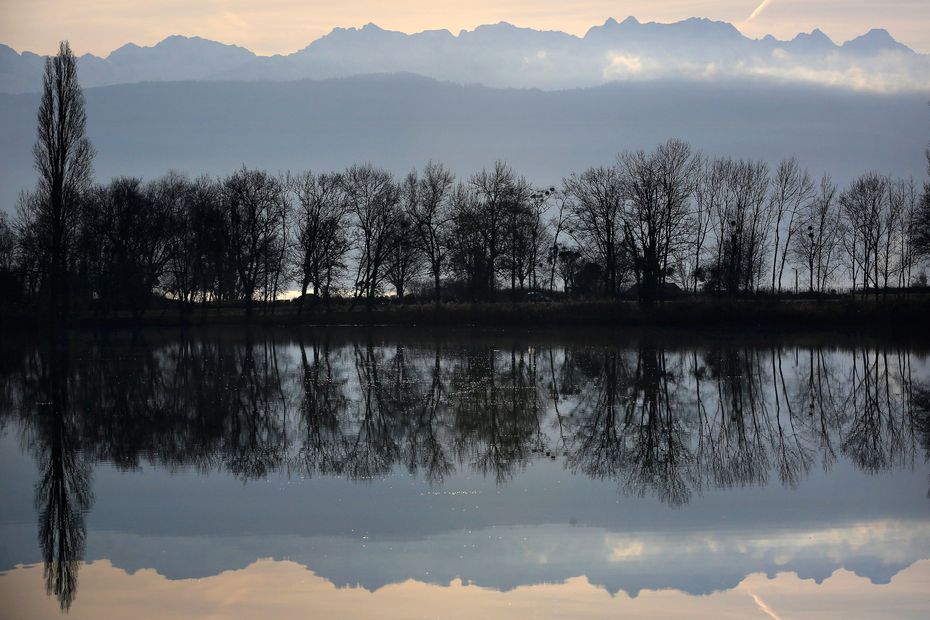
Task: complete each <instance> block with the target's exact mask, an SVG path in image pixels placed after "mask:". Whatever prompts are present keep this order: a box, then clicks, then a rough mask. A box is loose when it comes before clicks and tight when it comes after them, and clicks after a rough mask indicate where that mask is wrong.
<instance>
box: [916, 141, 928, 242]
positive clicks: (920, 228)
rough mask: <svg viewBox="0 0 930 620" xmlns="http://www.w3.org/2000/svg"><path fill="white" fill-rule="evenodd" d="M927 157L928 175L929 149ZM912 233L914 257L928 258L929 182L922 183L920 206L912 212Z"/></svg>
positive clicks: (926, 152)
mask: <svg viewBox="0 0 930 620" xmlns="http://www.w3.org/2000/svg"><path fill="white" fill-rule="evenodd" d="M925 154H926V156H927V172H928V173H930V149H927V150H926V151H925ZM911 226H912V228H911V230H912V231H913V235H914V237H913V249H914V254H915V257H923V258H927V257H930V181H924V193H923V196H921V198H920V205H919V206H918V207H917V209H916V210H915V211H914V216H913V221H912V224H911Z"/></svg>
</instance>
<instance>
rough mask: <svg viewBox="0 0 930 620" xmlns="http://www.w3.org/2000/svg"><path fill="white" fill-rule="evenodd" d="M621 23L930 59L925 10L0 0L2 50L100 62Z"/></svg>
mask: <svg viewBox="0 0 930 620" xmlns="http://www.w3.org/2000/svg"><path fill="white" fill-rule="evenodd" d="M763 5H764V6H763ZM627 15H635V16H636V17H637V18H639V19H640V20H641V21H661V22H667V21H676V20H679V19H684V18H687V17H693V16H698V17H709V18H712V19H719V20H725V21H729V22H732V23H734V24H735V25H737V27H739V28H740V29H741V30H742V31H743V32H744V33H746V34H747V35H749V36H753V37H761V36H762V35H764V34H767V33H771V34H774V35H775V36H777V37H780V38H786V37H792V36H794V35H795V34H797V33H798V32H800V31H805V32H806V31H810V30H812V29H813V28H815V27H819V28H821V29H822V30H824V31H825V32H826V33H827V34H828V35H830V36H831V37H832V38H833V39H834V40H836V41H837V42H842V41H844V40H846V39H849V38H852V37H854V36H856V35H859V34H861V33H863V32H865V31H866V30H868V29H869V28H873V27H884V28H887V29H888V30H889V31H890V32H891V33H892V35H894V36H895V38H897V39H898V40H899V41H901V42H903V43H905V44H907V45H909V46H911V47H913V48H914V49H916V50H918V51H921V52H930V0H875V1H867V0H573V1H571V2H567V1H566V0H392V1H390V2H385V1H383V0H313V1H300V0H0V43H5V44H7V45H10V46H11V47H13V48H14V49H16V50H19V51H22V50H29V51H34V52H39V53H49V52H51V51H53V50H54V49H55V48H56V47H57V44H58V41H59V40H61V39H69V40H70V41H71V44H72V47H73V48H74V49H75V51H77V52H78V53H85V52H90V53H93V54H98V55H106V54H108V53H109V52H110V51H112V50H113V49H115V48H117V47H119V46H120V45H122V44H124V43H126V42H134V43H137V44H139V45H152V44H154V43H157V42H158V41H160V40H161V39H163V38H165V37H166V36H169V35H172V34H182V35H187V36H195V35H196V36H202V37H205V38H208V39H214V40H218V41H222V42H224V43H235V44H238V45H242V46H244V47H247V48H249V49H251V50H253V51H255V52H257V53H260V54H277V53H282V54H287V53H290V52H293V51H296V50H298V49H300V48H302V47H304V46H306V45H307V44H308V43H310V42H311V41H313V40H314V39H316V38H318V37H320V36H322V35H323V34H325V33H327V32H328V31H329V30H331V29H332V28H333V27H336V26H344V27H349V26H361V25H363V24H365V23H367V22H375V23H377V24H378V25H380V26H381V27H383V28H388V29H392V30H401V31H404V32H417V31H420V30H424V29H432V28H447V29H449V30H451V31H452V32H458V31H459V30H461V29H463V28H467V29H471V28H474V27H475V26H476V25H479V24H484V23H495V22H498V21H508V22H511V23H514V24H516V25H518V26H527V27H533V28H541V29H553V30H564V31H566V32H571V33H574V34H583V33H584V32H585V31H586V30H587V29H588V28H589V27H590V26H591V25H594V24H599V23H602V22H603V21H604V20H605V19H606V18H608V17H615V18H617V19H622V18H624V17H626V16H627ZM750 16H753V18H752V19H750Z"/></svg>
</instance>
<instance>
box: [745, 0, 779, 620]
mask: <svg viewBox="0 0 930 620" xmlns="http://www.w3.org/2000/svg"><path fill="white" fill-rule="evenodd" d="M768 2H769V0H765V2H763V3H762V4H763V5H765V4H768ZM750 594H752V592H750ZM752 600H754V601H755V602H756V605H758V606H759V609H760V610H762V613H764V614H765V615H767V616H768V617H769V618H771V619H772V620H781V618H780V617H779V615H778V614H776V613H775V610H774V609H772V608H771V607H769V606H768V605H767V604H766V602H765V601H763V600H762V597H760V596H756V595H755V594H752Z"/></svg>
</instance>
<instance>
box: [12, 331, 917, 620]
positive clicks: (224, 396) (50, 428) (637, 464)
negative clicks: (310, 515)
mask: <svg viewBox="0 0 930 620" xmlns="http://www.w3.org/2000/svg"><path fill="white" fill-rule="evenodd" d="M123 336H126V335H123ZM123 336H117V337H99V336H97V337H93V338H92V337H86V336H82V337H75V338H72V339H70V340H69V339H55V340H53V341H51V342H49V343H46V344H41V345H35V344H30V345H27V346H15V345H13V346H8V347H7V348H6V350H5V352H4V357H3V359H4V364H3V366H2V367H0V399H2V401H0V427H7V428H11V427H12V428H18V429H19V433H20V434H21V436H22V437H23V438H24V445H25V446H27V449H28V450H29V451H30V452H31V453H32V454H33V455H34V456H35V458H36V460H37V462H38V464H39V472H40V479H39V482H38V483H37V486H36V508H37V511H38V514H39V542H40V546H41V549H42V553H43V557H44V558H45V564H46V582H47V587H48V590H49V593H50V594H55V595H57V596H58V597H59V599H60V600H61V603H62V606H63V607H67V606H68V605H70V602H71V600H72V599H73V596H74V594H75V591H76V585H77V580H76V576H77V569H78V565H79V561H80V560H81V558H82V557H83V544H84V513H85V512H86V511H87V510H88V509H89V508H90V506H91V503H92V501H93V495H92V491H91V482H90V480H91V471H92V469H93V465H94V464H95V463H99V462H108V463H113V464H115V465H116V466H117V467H119V468H121V469H126V470H134V469H138V468H140V467H142V466H143V465H145V464H149V465H152V466H157V467H164V468H167V469H169V470H171V471H176V470H182V469H194V470H196V471H202V472H210V471H223V472H228V473H229V474H231V475H234V476H236V477H238V478H241V479H243V480H252V479H261V478H263V477H265V476H268V475H271V474H279V473H285V472H286V474H287V475H298V476H304V475H307V476H343V477H348V478H351V479H356V480H368V479H371V478H373V477H377V476H383V475H386V474H388V473H390V472H392V471H395V470H396V469H397V468H402V469H404V470H407V471H409V472H411V473H413V474H416V475H419V476H422V477H423V478H424V479H425V480H428V481H429V482H430V483H435V484H440V483H442V482H443V480H445V479H446V478H447V477H448V476H450V475H452V474H453V473H454V472H456V471H462V470H467V471H473V472H476V473H480V474H481V475H484V476H490V477H493V478H494V479H495V480H497V482H498V483H499V484H506V482H507V481H508V480H510V479H511V478H512V477H513V476H514V474H515V473H517V472H519V471H520V470H522V469H523V468H525V467H526V466H527V465H528V464H530V463H531V462H532V461H533V460H534V459H543V458H553V459H559V460H561V461H562V462H563V464H564V466H565V467H566V468H567V469H568V470H569V471H571V472H574V473H576V474H579V475H585V476H589V477H592V478H596V479H604V480H610V481H613V482H614V483H615V484H616V488H617V490H618V492H619V493H621V494H630V495H634V496H642V495H650V496H655V497H657V498H658V499H660V500H661V501H663V502H666V503H668V504H670V505H673V506H677V505H681V504H684V503H686V502H688V501H689V500H690V498H691V497H692V496H693V495H695V494H700V493H701V492H702V491H703V490H704V489H712V488H724V487H732V486H747V485H751V486H755V485H766V484H772V483H777V484H781V485H784V486H787V487H792V488H793V487H795V486H797V485H799V484H801V482H802V481H803V479H804V478H805V476H807V475H808V474H809V473H810V472H811V471H812V470H814V469H815V468H818V467H819V468H826V469H829V468H830V467H831V466H832V465H833V464H834V463H835V462H836V461H837V460H838V459H843V460H845V461H847V462H850V463H852V464H853V465H854V466H855V467H857V468H859V469H861V470H863V471H866V472H880V471H884V470H888V469H892V468H910V467H913V466H915V465H919V464H921V463H923V462H925V461H926V459H927V458H928V455H930V378H928V377H926V376H924V375H922V374H921V371H920V368H921V366H920V364H919V362H918V363H915V361H916V360H915V356H916V354H913V353H911V352H909V351H907V350H905V349H900V348H891V347H887V346H882V347H881V348H874V347H869V346H860V345H856V346H853V347H852V348H839V349H838V348H836V347H833V346H821V345H816V344H813V345H805V346H769V345H754V344H746V343H739V344H737V343H726V342H719V341H718V342H711V343H709V344H703V345H701V346H699V347H695V348H681V347H680V346H675V347H670V346H669V345H668V342H667V340H662V339H651V338H648V337H644V338H640V339H638V340H636V341H634V342H631V343H629V344H627V345H624V346H623V347H620V346H609V345H597V346H591V345H590V343H580V344H564V341H563V342H558V341H557V342H547V341H544V340H543V341H539V342H537V341H533V342H510V343H507V344H504V345H502V344H501V343H500V341H499V340H496V341H492V340H487V341H481V340H480V339H474V338H471V339H468V340H467V341H466V340H456V339H454V338H453V339H443V338H433V339H419V340H412V341H398V342H391V341H385V340H384V339H382V338H379V337H377V335H376V334H368V335H364V336H356V337H355V339H353V340H342V339H339V337H338V336H336V335H333V336H331V335H327V334H322V335H318V336H316V337H314V338H313V339H309V338H306V339H305V338H302V337H298V338H296V339H282V338H279V337H276V336H275V335H273V334H270V333H268V332H261V333H260V334H255V335H248V334H246V335H244V336H241V337H237V338H234V339H230V338H226V337H209V336H204V337H201V338H198V339H190V338H179V339H174V340H168V341H163V342H159V343H150V342H146V341H145V340H144V339H142V338H141V337H140V336H139V335H134V336H127V337H123Z"/></svg>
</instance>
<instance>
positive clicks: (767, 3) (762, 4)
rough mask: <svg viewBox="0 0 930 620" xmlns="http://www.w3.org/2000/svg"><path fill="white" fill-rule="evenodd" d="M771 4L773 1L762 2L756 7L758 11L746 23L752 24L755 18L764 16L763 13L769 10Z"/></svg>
mask: <svg viewBox="0 0 930 620" xmlns="http://www.w3.org/2000/svg"><path fill="white" fill-rule="evenodd" d="M770 4H772V0H762V2H761V3H760V4H759V6H757V7H756V10H755V11H753V12H752V15H750V16H749V19H747V20H746V21H748V22H751V21H752V20H754V19H755V18H757V17H759V15H761V14H762V11H764V10H765V9H767V8H768V6H769V5H770Z"/></svg>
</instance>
